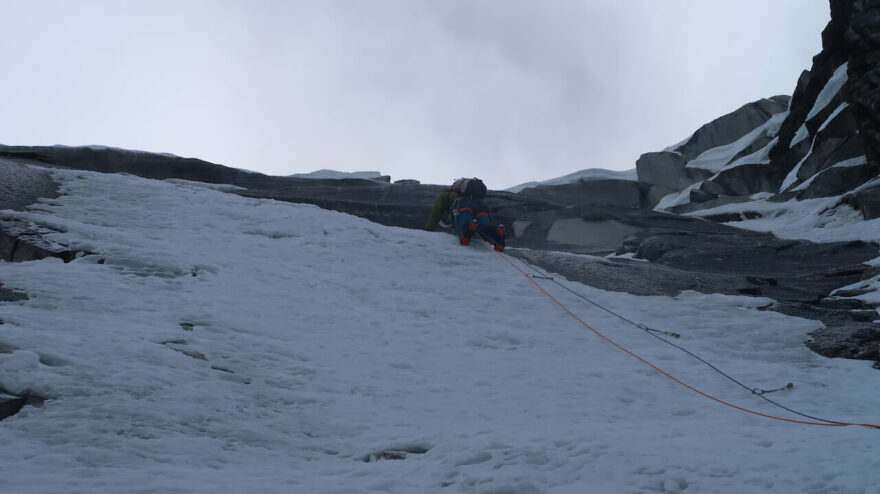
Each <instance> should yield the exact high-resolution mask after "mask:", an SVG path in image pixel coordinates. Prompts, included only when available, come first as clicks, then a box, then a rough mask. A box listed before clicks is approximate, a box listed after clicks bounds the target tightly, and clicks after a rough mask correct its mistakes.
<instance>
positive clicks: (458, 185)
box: [452, 178, 470, 194]
mask: <svg viewBox="0 0 880 494" xmlns="http://www.w3.org/2000/svg"><path fill="white" fill-rule="evenodd" d="M469 181H470V180H468V179H466V178H459V179H458V180H456V181H455V182H453V183H452V191H453V192H458V193H459V194H461V193H462V191H464V190H465V188H466V187H467V183H468V182H469Z"/></svg>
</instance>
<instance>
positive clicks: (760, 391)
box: [752, 383, 794, 395]
mask: <svg viewBox="0 0 880 494" xmlns="http://www.w3.org/2000/svg"><path fill="white" fill-rule="evenodd" d="M792 388H794V383H788V384H786V385H785V386H783V387H781V388H778V389H758V388H754V389H752V393H753V394H756V395H765V394H767V393H775V392H777V391H785V390H787V389H792Z"/></svg>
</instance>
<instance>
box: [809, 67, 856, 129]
mask: <svg viewBox="0 0 880 494" xmlns="http://www.w3.org/2000/svg"><path fill="white" fill-rule="evenodd" d="M848 65H849V62H846V63H844V64H843V65H841V66H840V67H837V69H835V70H834V73H833V74H831V78H829V79H828V82H826V83H825V87H823V88H822V90H821V91H819V95H818V96H816V102H815V103H813V108H811V109H810V112H809V113H808V114H807V120H809V119H811V118H813V117H815V116H816V115H818V114H819V112H821V111H822V110H823V109H825V107H826V106H828V103H831V100H832V99H834V96H836V95H837V93H838V92H840V88H842V87H843V85H844V84H846V81H847V79H848V76H847V73H846V68H847V66H848Z"/></svg>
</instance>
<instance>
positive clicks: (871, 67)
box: [831, 0, 880, 170]
mask: <svg viewBox="0 0 880 494" xmlns="http://www.w3.org/2000/svg"><path fill="white" fill-rule="evenodd" d="M831 3H832V8H835V9H838V10H840V11H844V10H845V9H848V8H849V5H847V4H850V3H851V4H852V10H853V12H855V13H856V14H855V15H852V16H851V18H850V22H849V26H848V29H847V30H846V32H845V35H844V37H845V41H846V44H847V45H848V46H849V66H848V67H847V73H848V75H849V90H850V95H851V96H850V100H849V102H850V105H851V106H852V109H853V113H854V114H855V118H856V120H857V121H858V124H859V130H860V134H861V136H862V140H863V142H864V147H865V154H866V155H867V157H868V163H869V164H871V165H872V166H873V167H874V168H875V169H877V170H880V4H878V3H877V2H876V1H875V0H834V1H832V2H831ZM832 19H833V18H832Z"/></svg>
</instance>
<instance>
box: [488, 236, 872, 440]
mask: <svg viewBox="0 0 880 494" xmlns="http://www.w3.org/2000/svg"><path fill="white" fill-rule="evenodd" d="M496 253H497V254H498V255H499V256H501V258H502V259H504V260H505V261H507V263H508V264H510V265H511V266H513V268H514V269H516V270H517V271H519V272H520V274H522V275H523V276H525V277H526V279H527V280H529V281H530V282H531V283H532V284H533V285H535V286H536V287H537V288H538V290H541V292H543V293H544V295H546V296H547V297H548V298H549V299H550V300H552V301H553V302H554V303H556V305H558V306H559V307H560V308H561V309H562V310H564V311H565V312H567V313H568V315H570V316H571V317H573V318H574V319H575V320H576V321H577V322H579V323H581V325H583V326H584V327H585V328H587V329H589V330H590V331H592V332H593V333H595V334H596V336H598V337H599V338H602V339H603V340H605V341H607V342H608V343H610V344H611V345H613V346H614V347H615V348H617V349H619V350H621V351H623V352H624V353H626V354H628V355H630V356H631V357H633V358H635V359H636V360H638V361H639V362H641V363H643V364H645V365H647V366H648V367H650V368H652V369H654V370H655V371H657V372H659V373H660V374H662V375H664V376H666V377H667V378H669V379H671V380H672V381H674V382H676V383H678V384H680V385H682V386H684V387H685V388H687V389H689V390H691V391H693V392H695V393H697V394H699V395H700V396H704V397H706V398H709V399H710V400H712V401H716V402H718V403H721V404H722V405H726V406H729V407H731V408H735V409H737V410H739V411H741V412H746V413H750V414H752V415H758V416H760V417H765V418H768V419H773V420H780V421H783V422H791V423H794V424H805V425H820V426H825V427H847V426H851V425H856V426H860V427H870V428H873V429H880V425H875V424H849V423H831V424H828V423H824V422H807V421H803V420H794V419H788V418H785V417H778V416H776V415H769V414H766V413H761V412H756V411H754V410H750V409H748V408H743V407H741V406H737V405H734V404H732V403H728V402H726V401H724V400H722V399H720V398H716V397H714V396H712V395H710V394H708V393H706V392H704V391H700V390H699V389H697V388H695V387H693V386H691V385H690V384H688V383H686V382H684V381H682V380H680V379H678V378H677V377H675V376H673V375H671V374H669V373H668V372H666V371H664V370H663V369H661V368H659V367H657V366H656V365H654V364H652V363H651V362H649V361H647V360H645V359H643V358H642V357H640V356H638V355H636V354H635V353H633V352H632V351H630V350H628V349H627V348H625V347H623V346H621V345H620V344H618V343H617V342H615V341H614V340H612V339H611V338H609V337H607V336H605V335H604V334H602V333H601V332H599V331H598V330H596V329H594V328H593V327H592V326H590V325H589V324H587V323H586V322H584V320H583V319H581V318H580V317H578V316H577V315H575V313H574V312H572V311H570V310H569V309H568V307H566V306H565V305H564V304H563V303H562V302H560V301H559V300H558V299H557V298H556V297H554V296H553V295H552V294H551V293H550V292H548V291H547V290H545V289H544V287H542V286H541V285H540V284H538V282H537V281H535V280H534V278H532V277H531V276H529V275H528V274H527V273H526V272H525V271H523V270H522V269H520V267H519V266H517V265H516V264H514V263H513V262H512V261H511V260H510V259H508V258H507V256H505V255H504V254H502V253H501V252H496Z"/></svg>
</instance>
